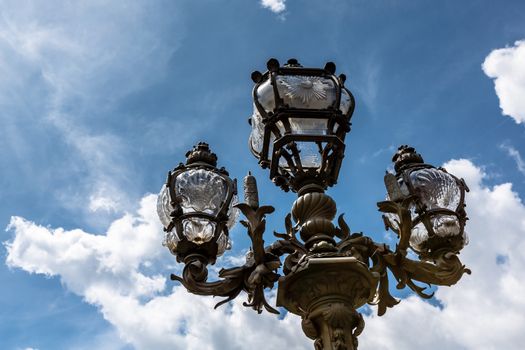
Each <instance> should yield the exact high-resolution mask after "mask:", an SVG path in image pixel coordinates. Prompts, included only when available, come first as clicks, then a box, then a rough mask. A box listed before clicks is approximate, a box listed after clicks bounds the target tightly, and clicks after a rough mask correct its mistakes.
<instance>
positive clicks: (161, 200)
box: [157, 185, 173, 227]
mask: <svg viewBox="0 0 525 350" xmlns="http://www.w3.org/2000/svg"><path fill="white" fill-rule="evenodd" d="M172 211H173V207H172V206H171V204H170V195H169V191H168V188H167V187H166V185H164V186H162V188H161V189H160V193H159V196H158V197H157V214H158V215H159V219H160V222H162V225H164V227H167V226H168V225H169V224H170V222H171V217H170V214H171V212H172Z"/></svg>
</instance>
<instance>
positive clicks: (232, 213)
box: [226, 194, 240, 229]
mask: <svg viewBox="0 0 525 350" xmlns="http://www.w3.org/2000/svg"><path fill="white" fill-rule="evenodd" d="M237 203H239V198H238V197H237V195H236V194H234V195H233V197H232V201H231V202H230V207H229V209H228V222H227V223H226V226H227V227H228V229H231V228H232V227H233V226H235V223H236V222H237V219H239V214H240V213H239V209H237V208H235V207H234V205H235V204H237Z"/></svg>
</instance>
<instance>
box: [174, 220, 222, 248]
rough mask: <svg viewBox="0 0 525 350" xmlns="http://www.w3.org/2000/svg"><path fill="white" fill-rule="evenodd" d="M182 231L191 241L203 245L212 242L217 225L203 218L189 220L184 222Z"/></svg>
mask: <svg viewBox="0 0 525 350" xmlns="http://www.w3.org/2000/svg"><path fill="white" fill-rule="evenodd" d="M182 229H183V230H184V235H185V236H186V238H187V239H188V240H189V241H191V242H193V243H195V244H203V243H206V242H209V241H211V240H212V238H213V234H214V233H215V223H214V222H212V221H209V220H208V219H203V218H189V219H185V220H183V221H182Z"/></svg>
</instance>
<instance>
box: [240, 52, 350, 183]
mask: <svg viewBox="0 0 525 350" xmlns="http://www.w3.org/2000/svg"><path fill="white" fill-rule="evenodd" d="M267 68H268V71H266V72H265V73H264V74H262V73H260V72H258V71H255V72H253V73H252V80H253V81H254V82H255V86H254V88H253V101H254V104H255V107H256V109H257V111H258V112H259V114H260V115H261V116H262V122H263V123H264V136H263V146H262V150H261V152H260V153H259V152H257V151H256V150H254V149H253V146H252V145H251V144H250V148H251V150H252V153H253V154H254V155H255V156H256V157H257V158H258V159H259V164H260V165H261V166H262V167H263V168H270V178H271V179H272V181H273V182H274V183H275V184H276V185H278V186H281V187H282V188H283V189H284V190H285V191H288V190H289V189H291V190H292V191H294V192H298V191H299V190H300V189H301V188H302V187H304V186H306V185H308V184H312V183H313V184H315V185H318V186H320V187H322V188H323V189H326V188H327V187H329V186H333V185H334V184H335V183H336V182H337V177H338V175H339V169H340V168H341V162H342V160H343V157H344V151H345V143H344V140H345V136H346V134H347V133H348V132H349V131H350V126H351V123H350V119H351V117H352V114H353V112H354V109H355V99H354V97H353V95H352V93H351V92H350V91H349V90H348V89H346V88H345V86H344V82H345V80H346V77H345V75H344V74H341V75H339V77H337V76H335V75H334V73H335V69H336V67H335V64H334V63H332V62H328V63H327V64H326V65H325V67H324V68H323V69H319V68H304V67H302V66H301V65H300V64H299V63H298V62H297V60H295V59H290V60H288V63H287V64H285V65H284V66H282V67H281V66H280V64H279V62H278V61H277V60H276V59H274V58H272V59H270V60H269V61H268V63H267ZM280 76H307V77H319V78H324V79H329V80H331V81H332V82H333V84H334V86H335V89H336V98H335V100H334V102H333V104H332V105H331V106H329V107H328V108H326V109H311V108H293V107H291V106H289V105H287V104H285V102H284V99H283V97H282V96H281V95H280V93H279V90H278V88H277V80H278V78H279V77H280ZM268 80H270V83H271V84H272V86H273V94H274V102H275V108H274V110H273V111H269V112H267V111H266V110H265V108H264V107H263V105H262V104H261V103H260V101H259V98H258V94H257V91H258V89H259V87H260V86H261V85H262V84H263V83H265V82H266V81H268ZM342 90H345V91H346V93H347V94H348V96H349V97H350V106H349V109H348V112H347V113H346V114H343V113H342V111H341V110H340V104H341V94H342ZM290 118H305V119H324V120H326V121H327V128H326V134H325V135H318V134H298V133H296V132H295V131H294V130H293V129H292V127H291V124H290ZM250 121H251V120H250ZM278 123H280V124H281V125H282V127H283V128H284V132H283V130H281V129H280V128H279V126H278ZM272 136H273V137H274V138H275V140H274V141H273V145H271V142H272V141H271V139H272ZM297 142H311V143H314V144H316V145H317V147H318V148H319V153H320V156H321V166H320V167H319V168H317V169H315V168H307V167H304V166H303V165H302V160H301V154H300V151H299V150H298V147H297ZM270 148H271V151H270ZM281 158H284V159H285V161H286V164H287V165H288V168H289V169H285V168H284V167H282V166H280V160H281Z"/></svg>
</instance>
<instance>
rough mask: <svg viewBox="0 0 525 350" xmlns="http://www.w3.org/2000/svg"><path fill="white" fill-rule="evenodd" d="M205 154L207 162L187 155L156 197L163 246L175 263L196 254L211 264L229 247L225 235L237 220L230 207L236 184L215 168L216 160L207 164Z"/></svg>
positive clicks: (235, 211) (227, 235) (227, 236)
mask: <svg viewBox="0 0 525 350" xmlns="http://www.w3.org/2000/svg"><path fill="white" fill-rule="evenodd" d="M203 145H205V147H204V146H203ZM199 147H200V150H199V151H201V152H202V149H203V148H207V145H206V144H202V143H201V144H199V145H198V146H196V148H195V149H199ZM195 149H194V152H195ZM207 152H209V154H212V153H211V152H210V151H209V149H207ZM209 154H208V159H206V158H205V157H204V158H203V156H202V155H201V157H200V158H199V157H193V158H191V156H190V157H189V158H188V163H187V164H186V165H183V164H181V165H179V166H178V167H177V168H175V169H174V170H173V171H171V172H170V173H169V174H168V180H167V182H166V184H165V185H164V186H163V187H162V189H161V191H160V193H159V196H158V201H157V212H158V215H159V218H160V221H161V222H162V224H163V225H164V230H165V231H166V235H165V240H164V245H165V246H167V247H168V248H169V250H170V251H171V253H173V254H174V255H176V256H177V258H178V259H179V260H184V258H185V257H186V256H188V255H191V254H199V255H202V256H204V257H205V258H206V259H207V260H208V262H210V263H214V262H215V259H216V257H217V256H220V255H222V254H223V253H224V252H225V251H226V250H227V249H230V247H231V242H230V239H229V234H228V232H229V229H231V228H232V227H233V225H234V224H235V221H236V219H237V217H238V210H237V209H236V208H234V207H233V206H234V205H235V204H236V203H237V195H236V193H237V189H236V182H235V181H234V180H232V179H230V178H229V177H228V173H227V172H226V171H225V170H224V169H220V170H219V169H217V168H216V167H215V165H216V157H215V160H214V161H211V162H210V159H209ZM189 155H190V154H189V153H188V155H187V156H189Z"/></svg>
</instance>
